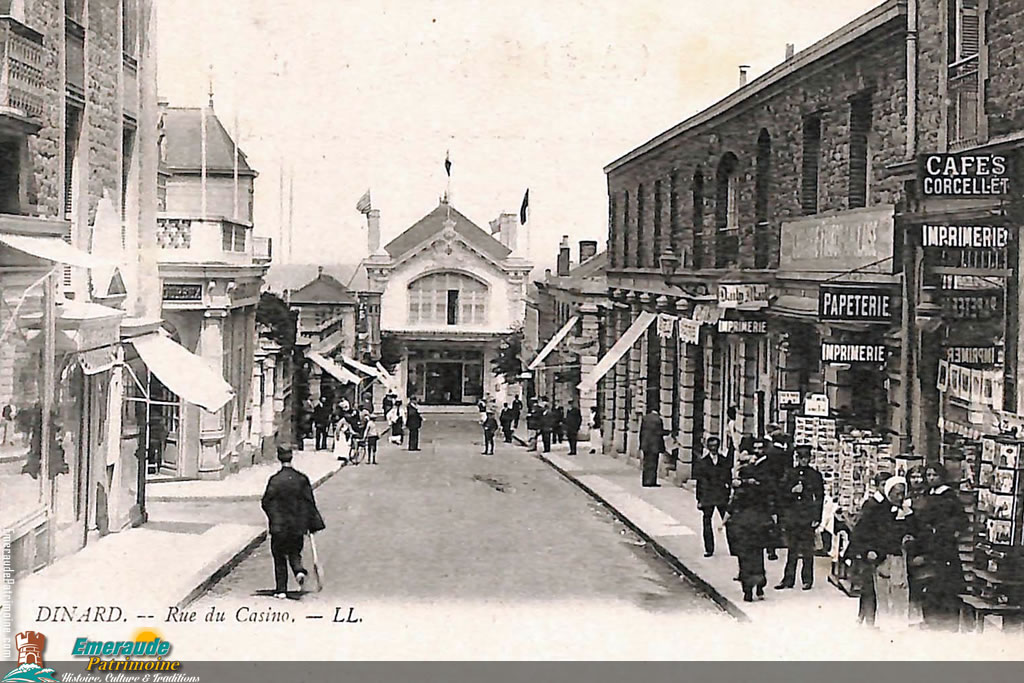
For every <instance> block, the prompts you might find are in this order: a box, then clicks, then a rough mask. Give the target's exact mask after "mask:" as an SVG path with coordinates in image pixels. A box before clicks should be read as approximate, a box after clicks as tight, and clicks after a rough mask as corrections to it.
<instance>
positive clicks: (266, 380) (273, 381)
mask: <svg viewBox="0 0 1024 683" xmlns="http://www.w3.org/2000/svg"><path fill="white" fill-rule="evenodd" d="M278 353H280V350H277V351H276V352H273V353H268V354H267V357H266V358H265V359H264V360H263V406H262V408H263V415H262V416H261V419H262V420H263V459H264V462H273V460H272V458H274V457H276V455H277V443H278V440H279V438H280V437H281V436H282V435H281V433H280V431H281V425H280V423H279V417H278V416H279V415H280V413H279V412H278V394H279V391H278V388H277V354H278ZM282 400H283V399H282ZM282 407H283V406H282ZM300 446H301V444H300Z"/></svg>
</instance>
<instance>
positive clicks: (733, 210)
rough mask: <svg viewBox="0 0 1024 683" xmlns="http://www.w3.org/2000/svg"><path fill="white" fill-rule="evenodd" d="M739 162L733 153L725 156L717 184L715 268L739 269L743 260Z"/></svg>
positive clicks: (719, 170) (721, 162)
mask: <svg viewBox="0 0 1024 683" xmlns="http://www.w3.org/2000/svg"><path fill="white" fill-rule="evenodd" d="M738 165H739V161H738V160H737V159H736V155H735V154H733V153H732V152H726V153H725V154H724V155H722V160H721V161H720V162H719V163H718V174H717V176H716V180H715V227H716V228H717V234H716V236H715V266H716V267H717V268H723V267H727V266H733V265H736V260H737V257H738V256H739V231H740V230H739V229H740V212H739V174H738V173H737V172H736V167H737V166H738Z"/></svg>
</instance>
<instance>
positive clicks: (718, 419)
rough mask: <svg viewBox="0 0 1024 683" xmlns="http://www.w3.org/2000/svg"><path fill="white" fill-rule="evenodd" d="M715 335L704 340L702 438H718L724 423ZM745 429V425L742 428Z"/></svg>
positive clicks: (720, 359) (719, 364)
mask: <svg viewBox="0 0 1024 683" xmlns="http://www.w3.org/2000/svg"><path fill="white" fill-rule="evenodd" d="M717 339H718V335H717V333H712V334H709V335H707V336H706V337H705V339H704V358H703V359H702V360H701V362H703V363H704V364H705V367H704V438H705V439H706V438H707V437H709V436H711V435H715V436H720V435H721V433H722V428H721V427H722V423H723V422H724V421H725V407H724V406H723V405H722V352H721V348H720V346H719V344H717V343H716V341H717ZM743 427H744V429H746V425H744V426H743Z"/></svg>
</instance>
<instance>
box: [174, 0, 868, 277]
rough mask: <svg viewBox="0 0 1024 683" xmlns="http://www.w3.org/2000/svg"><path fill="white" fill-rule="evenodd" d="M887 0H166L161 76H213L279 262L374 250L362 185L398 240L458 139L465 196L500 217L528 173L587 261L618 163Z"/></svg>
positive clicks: (221, 111)
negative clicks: (745, 74)
mask: <svg viewBox="0 0 1024 683" xmlns="http://www.w3.org/2000/svg"><path fill="white" fill-rule="evenodd" d="M877 4H880V3H879V1H878V0H829V1H828V2H822V0H770V1H765V0H715V2H703V1H702V2H698V1H696V0H619V1H617V2H611V1H607V0H605V1H598V0H516V1H515V2H508V1H506V0H443V1H442V0H157V5H158V55H159V56H158V60H159V61H158V66H159V76H158V78H159V88H160V96H161V97H162V98H163V99H165V100H167V101H168V102H170V103H171V104H172V105H173V106H198V105H201V104H203V103H205V102H206V101H207V99H208V92H209V89H210V84H211V82H212V85H213V92H214V110H215V112H216V113H217V115H218V116H219V117H220V118H221V121H222V122H223V123H224V125H225V126H226V127H227V128H228V130H229V131H232V132H234V131H238V132H237V136H238V139H239V144H240V146H241V149H242V150H243V151H244V152H245V153H246V155H247V156H248V159H249V162H250V164H251V165H252V166H253V167H254V168H255V169H256V170H257V171H258V172H259V173H260V176H259V178H258V179H257V181H256V205H255V224H256V232H257V234H261V235H269V236H271V237H273V238H274V251H275V261H283V262H293V263H355V262H357V261H358V260H359V259H360V258H361V257H362V256H364V255H365V253H366V220H365V218H364V217H363V216H362V215H361V214H359V213H358V212H357V211H356V210H355V205H356V202H357V201H358V200H359V198H360V197H361V196H362V194H363V192H364V191H365V190H367V189H370V190H371V194H372V198H373V208H375V209H379V210H380V212H381V231H382V235H383V240H384V242H385V243H386V242H387V241H388V240H390V239H391V238H393V237H395V236H397V235H398V234H399V233H401V232H402V231H403V230H405V229H406V228H408V227H409V226H411V225H412V224H413V223H415V222H416V221H417V220H418V219H419V218H421V217H422V216H423V215H425V214H427V213H428V212H430V211H431V210H433V209H434V208H435V207H436V206H437V204H438V201H439V199H440V197H441V196H442V195H443V194H444V192H445V190H446V187H447V185H446V176H445V171H444V159H445V155H446V153H447V154H449V155H450V159H451V162H452V177H451V181H450V183H451V184H450V191H451V200H452V205H453V206H454V207H456V208H458V209H459V210H460V211H461V212H462V213H464V214H465V215H466V216H467V217H469V218H470V219H472V220H473V221H474V222H476V224H477V225H479V226H480V227H482V228H484V229H487V228H488V223H489V221H491V220H493V219H494V218H496V217H497V216H498V214H499V213H501V212H518V210H519V206H520V203H521V201H522V198H523V193H524V191H525V190H526V189H527V188H529V190H530V215H529V222H528V227H529V228H530V241H531V244H530V256H531V257H532V259H533V261H534V262H535V263H536V264H537V267H538V269H542V268H544V267H550V266H551V265H552V264H553V263H554V261H555V258H556V255H557V250H558V243H559V242H560V240H561V238H562V235H568V236H569V239H570V242H571V244H572V245H573V259H574V260H575V259H576V258H577V257H578V256H577V255H578V251H577V250H578V247H577V246H576V245H577V243H578V241H579V240H584V239H596V240H598V242H599V244H600V248H602V249H603V248H604V247H605V243H606V241H607V216H608V206H607V185H606V181H605V176H604V171H603V168H604V167H605V166H606V165H607V164H609V163H610V162H612V161H614V160H615V159H617V158H618V157H620V156H622V155H624V154H626V153H627V152H629V151H630V150H631V149H633V148H635V147H637V146H638V145H640V144H643V143H644V142H646V141H647V140H649V139H651V138H652V137H654V136H656V135H657V134H658V133H660V132H662V131H664V130H666V129H668V128H670V127H672V126H673V125H675V124H677V123H679V122H680V121H682V120H684V119H686V118H687V117H689V116H692V115H693V114H695V113H697V112H698V111H701V110H702V109H704V108H706V107H708V106H710V105H711V104H713V103H714V102H716V101H717V100H719V99H721V98H722V97H725V96H726V95H728V94H729V93H730V92H732V91H733V90H735V89H736V88H737V87H738V83H739V70H738V67H739V65H741V64H746V65H749V66H750V67H751V69H750V78H751V79H753V78H755V77H757V76H758V75H760V74H762V73H764V72H765V71H768V70H769V69H771V68H772V67H774V66H776V65H777V64H778V63H779V62H781V61H782V60H783V58H784V56H785V46H786V44H787V43H793V44H795V46H796V49H797V50H798V51H799V50H801V49H804V48H806V47H808V46H809V45H811V44H812V43H814V42H815V41H817V40H819V39H821V38H823V37H825V36H826V35H828V34H829V33H831V32H832V31H834V30H836V29H838V28H840V27H841V26H843V25H844V24H845V23H847V22H849V21H850V20H852V19H854V18H856V17H857V16H859V15H860V14H862V13H864V12H866V11H868V10H869V9H871V8H872V7H874V6H876V5H877ZM282 186H283V188H284V191H283V192H282V191H281V188H282ZM289 199H290V206H291V210H290V211H289ZM289 215H290V216H291V225H292V234H293V239H292V240H291V245H290V249H289V245H288V244H287V242H286V241H285V242H282V226H283V225H286V224H287V223H288V222H289Z"/></svg>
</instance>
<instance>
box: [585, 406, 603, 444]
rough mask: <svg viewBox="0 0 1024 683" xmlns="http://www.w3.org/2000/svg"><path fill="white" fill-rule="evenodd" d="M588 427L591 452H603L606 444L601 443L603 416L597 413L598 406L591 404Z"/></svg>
mask: <svg viewBox="0 0 1024 683" xmlns="http://www.w3.org/2000/svg"><path fill="white" fill-rule="evenodd" d="M587 427H588V428H589V429H590V452H591V453H601V452H602V451H603V450H604V446H603V445H602V444H601V417H600V416H599V415H598V414H597V406H590V420H589V421H588V422H587Z"/></svg>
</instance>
